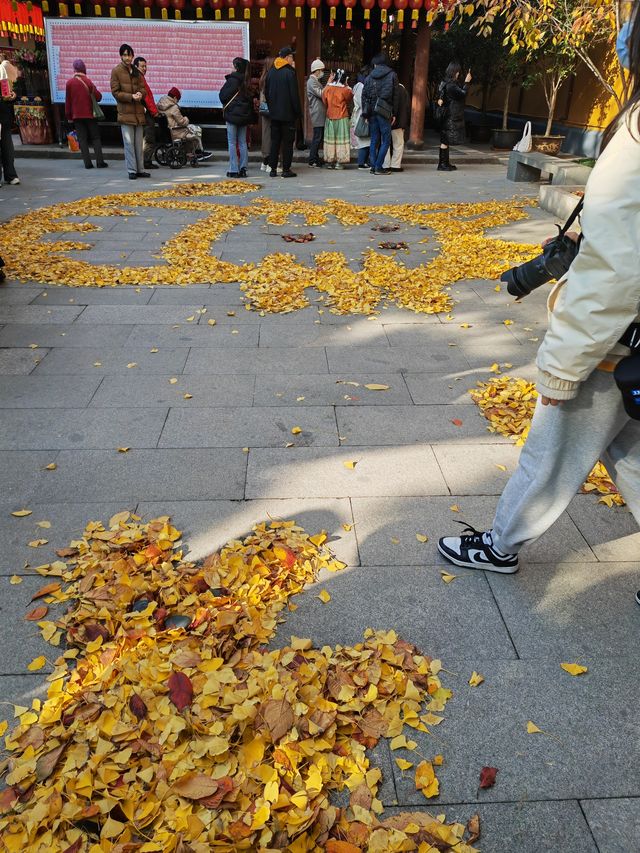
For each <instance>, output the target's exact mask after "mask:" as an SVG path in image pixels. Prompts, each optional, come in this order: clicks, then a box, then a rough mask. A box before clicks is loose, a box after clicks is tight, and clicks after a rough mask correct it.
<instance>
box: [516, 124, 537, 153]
mask: <svg viewBox="0 0 640 853" xmlns="http://www.w3.org/2000/svg"><path fill="white" fill-rule="evenodd" d="M532 148H533V140H532V138H531V122H530V121H528V122H527V123H526V124H525V126H524V133H523V134H522V139H521V140H520V141H519V142H516V144H515V145H514V146H513V150H514V151H522V153H523V154H526V153H527V152H529V151H531V149H532Z"/></svg>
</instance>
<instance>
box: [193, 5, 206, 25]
mask: <svg viewBox="0 0 640 853" xmlns="http://www.w3.org/2000/svg"><path fill="white" fill-rule="evenodd" d="M204 4H205V0H191V5H192V6H193V8H194V9H195V10H196V18H198V20H200V19H201V18H202V10H203V8H204Z"/></svg>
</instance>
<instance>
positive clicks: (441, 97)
mask: <svg viewBox="0 0 640 853" xmlns="http://www.w3.org/2000/svg"><path fill="white" fill-rule="evenodd" d="M446 94H447V93H446V86H445V85H444V83H441V84H440V86H439V87H438V98H437V100H436V102H435V104H434V106H433V119H434V121H435V123H436V125H437V126H438V127H441V126H442V125H443V124H444V120H445V119H446V117H447V99H446Z"/></svg>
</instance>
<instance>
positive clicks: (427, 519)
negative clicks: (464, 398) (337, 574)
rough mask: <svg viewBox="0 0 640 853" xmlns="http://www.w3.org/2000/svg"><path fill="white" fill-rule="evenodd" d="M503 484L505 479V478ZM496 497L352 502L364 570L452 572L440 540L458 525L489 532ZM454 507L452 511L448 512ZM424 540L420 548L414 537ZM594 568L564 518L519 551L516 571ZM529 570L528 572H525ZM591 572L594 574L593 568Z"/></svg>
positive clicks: (576, 533) (455, 531)
mask: <svg viewBox="0 0 640 853" xmlns="http://www.w3.org/2000/svg"><path fill="white" fill-rule="evenodd" d="M505 478H506V475H505ZM497 502H498V499H497V498H496V497H475V496H474V497H460V496H453V495H450V496H448V497H428V498H424V497H422V498H384V499H380V498H353V500H352V504H353V515H354V519H355V523H356V535H357V537H358V544H359V548H360V554H361V560H362V564H363V565H378V566H380V565H385V566H396V565H398V566H402V565H418V566H419V565H425V564H426V565H434V564H440V565H442V566H447V567H448V568H449V570H450V571H452V572H453V573H454V574H455V573H456V571H457V569H456V568H452V567H451V564H450V563H448V562H447V561H445V559H444V558H443V557H441V556H440V554H439V553H438V550H437V547H436V546H437V543H438V539H439V537H440V536H447V535H450V536H455V535H457V534H458V533H459V531H460V530H461V529H462V527H461V524H459V523H458V522H463V523H464V524H463V525H462V526H464V525H467V524H468V525H470V526H472V527H475V528H476V529H478V530H487V529H489V528H490V527H491V524H492V522H493V516H494V512H495V507H496V504H497ZM452 506H453V507H457V510H458V511H454V510H452V509H451V507H452ZM417 533H418V534H421V535H422V536H428V537H429V541H428V542H419V541H418V540H417V539H416V534H417ZM552 562H553V563H559V564H562V563H569V562H576V563H577V562H583V563H587V564H588V563H591V564H593V563H595V562H596V557H595V555H594V554H593V552H592V551H591V549H590V548H589V546H588V545H587V543H586V542H585V540H584V538H583V536H582V535H581V533H580V531H579V530H578V529H577V527H576V526H575V524H574V523H573V521H572V520H571V519H570V518H569V516H568V515H567V514H566V513H565V514H564V515H562V516H561V517H560V518H559V519H558V521H557V522H556V523H555V524H554V525H553V526H552V527H551V528H550V529H549V530H548V531H547V533H545V534H544V536H542V537H541V538H540V539H539V540H538V541H537V542H534V543H533V544H531V545H529V546H527V547H526V548H524V549H523V551H522V554H521V564H522V570H521V571H523V572H524V571H525V570H526V571H529V570H530V571H537V566H536V565H534V564H537V563H552ZM528 567H530V569H529V568H528ZM592 570H593V571H595V570H596V569H595V568H594V567H593V566H592Z"/></svg>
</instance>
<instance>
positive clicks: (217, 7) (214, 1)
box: [209, 0, 224, 21]
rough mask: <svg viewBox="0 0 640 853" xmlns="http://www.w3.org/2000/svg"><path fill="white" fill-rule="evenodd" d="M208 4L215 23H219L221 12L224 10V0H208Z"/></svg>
mask: <svg viewBox="0 0 640 853" xmlns="http://www.w3.org/2000/svg"><path fill="white" fill-rule="evenodd" d="M209 3H210V4H211V8H212V9H213V12H214V17H215V19H216V21H219V20H220V18H221V17H222V10H223V9H224V0H209Z"/></svg>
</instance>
